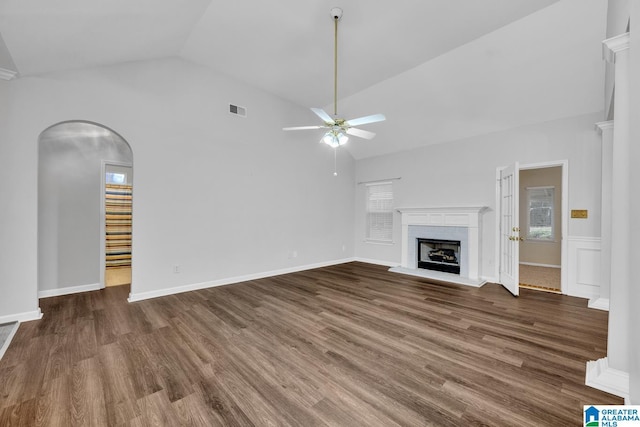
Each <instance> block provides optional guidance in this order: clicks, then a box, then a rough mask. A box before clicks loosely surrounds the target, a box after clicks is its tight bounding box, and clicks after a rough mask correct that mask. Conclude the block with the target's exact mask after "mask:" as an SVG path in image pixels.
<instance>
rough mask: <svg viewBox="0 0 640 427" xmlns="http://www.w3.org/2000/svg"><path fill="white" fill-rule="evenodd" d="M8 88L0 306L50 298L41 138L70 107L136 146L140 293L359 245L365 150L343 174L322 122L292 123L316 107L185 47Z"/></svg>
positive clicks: (344, 159)
mask: <svg viewBox="0 0 640 427" xmlns="http://www.w3.org/2000/svg"><path fill="white" fill-rule="evenodd" d="M0 98H2V100H3V102H2V103H0V141H1V142H2V144H1V145H0V147H1V150H2V151H1V152H0V154H1V155H2V159H3V163H6V167H5V168H3V169H2V172H1V175H0V178H2V179H1V181H0V189H1V190H2V193H1V194H2V197H3V199H4V200H3V203H4V202H5V201H6V200H8V201H9V202H8V203H7V207H6V208H5V207H3V209H0V231H1V232H2V240H3V241H5V239H7V241H10V242H13V243H12V245H11V246H9V245H4V244H3V245H1V248H0V255H1V256H0V293H1V294H2V296H3V298H0V318H2V316H7V315H9V314H14V313H18V312H26V311H33V310H37V299H36V289H37V285H36V283H37V274H36V272H37V257H36V254H37V239H36V225H37V215H36V213H37V206H36V202H37V180H36V177H37V167H38V165H37V140H38V135H39V134H40V132H42V130H44V129H45V128H47V127H48V126H50V125H52V124H54V123H58V122H61V121H66V120H74V119H82V120H88V121H92V122H97V123H101V124H103V125H105V126H107V127H109V128H111V129H113V130H115V131H116V132H118V133H120V134H121V135H122V136H123V137H124V138H125V139H126V140H127V141H128V142H129V143H130V145H131V147H132V150H133V153H134V158H135V162H136V163H135V170H136V183H135V186H136V187H135V202H134V203H135V205H134V213H133V258H134V262H133V272H132V276H133V277H132V279H133V285H132V293H134V294H139V295H142V296H144V295H145V293H153V292H157V291H159V290H166V289H171V288H179V287H182V286H189V285H191V284H194V283H201V282H208V281H213V280H219V279H225V278H229V277H235V276H240V275H246V274H252V273H261V272H267V271H272V270H278V269H285V268H294V267H296V266H304V265H308V264H314V263H322V262H331V261H335V260H339V259H342V258H348V257H350V256H353V247H352V246H351V244H350V243H351V239H352V238H351V236H353V211H354V196H353V194H354V190H353V181H354V175H353V174H354V172H353V171H354V164H353V160H352V159H351V157H350V156H349V155H348V153H346V152H344V151H341V152H339V153H338V154H339V156H338V171H339V176H338V177H334V176H333V152H332V151H331V149H329V148H328V147H327V146H324V145H320V144H318V143H317V140H318V139H319V135H315V134H313V132H311V133H308V132H302V133H285V132H282V130H281V128H282V127H283V126H286V125H294V124H297V123H304V121H305V119H307V116H308V111H307V110H306V109H305V108H302V107H298V106H295V105H293V104H291V103H289V102H286V101H284V100H281V99H279V98H276V97H274V96H272V95H269V94H267V93H265V92H262V91H259V90H256V89H253V88H251V87H248V86H246V85H243V84H240V83H237V82H235V81H232V80H230V79H228V78H225V77H222V76H219V75H216V74H213V73H211V72H209V71H207V70H206V69H204V68H201V67H198V66H195V65H193V64H190V63H188V62H185V61H181V60H161V61H149V62H140V63H130V64H126V65H122V66H114V67H105V68H99V69H94V70H84V71H76V72H68V73H61V74H52V75H47V76H40V77H24V78H21V79H17V80H13V81H11V82H0ZM230 102H232V103H234V104H238V105H242V106H244V107H247V109H248V118H240V117H237V116H233V115H231V114H229V113H228V104H229V103H230ZM5 159H6V160H5ZM345 236H348V239H347V238H346V237H345ZM343 245H345V246H346V248H345V250H344V251H343V249H342V248H343ZM293 251H296V253H297V257H292V254H293ZM176 264H178V265H180V267H181V273H178V274H175V273H173V266H174V265H176ZM5 296H6V297H5Z"/></svg>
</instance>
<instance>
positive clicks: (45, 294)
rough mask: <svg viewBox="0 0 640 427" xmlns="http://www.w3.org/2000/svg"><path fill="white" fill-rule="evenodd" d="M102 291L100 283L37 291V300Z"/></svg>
mask: <svg viewBox="0 0 640 427" xmlns="http://www.w3.org/2000/svg"><path fill="white" fill-rule="evenodd" d="M100 289H102V286H101V285H100V283H92V284H90V285H80V286H68V287H66V288H58V289H47V290H45V291H38V298H49V297H57V296H60V295H70V294H77V293H79V292H89V291H97V290H100Z"/></svg>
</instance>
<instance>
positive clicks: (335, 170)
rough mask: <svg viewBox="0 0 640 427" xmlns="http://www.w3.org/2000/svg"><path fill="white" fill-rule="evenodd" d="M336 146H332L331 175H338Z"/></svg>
mask: <svg viewBox="0 0 640 427" xmlns="http://www.w3.org/2000/svg"><path fill="white" fill-rule="evenodd" d="M337 165H338V147H334V148H333V176H338V166H337Z"/></svg>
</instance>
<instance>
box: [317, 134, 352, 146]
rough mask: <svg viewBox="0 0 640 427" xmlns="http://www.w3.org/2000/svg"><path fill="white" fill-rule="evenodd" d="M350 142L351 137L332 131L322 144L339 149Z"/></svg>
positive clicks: (323, 139)
mask: <svg viewBox="0 0 640 427" xmlns="http://www.w3.org/2000/svg"><path fill="white" fill-rule="evenodd" d="M348 140H349V137H348V136H347V135H345V134H344V133H342V132H340V131H336V130H330V131H329V132H327V133H325V134H324V136H323V137H322V142H324V143H325V144H327V145H328V146H329V147H331V148H338V147H340V146H341V145H344V144H346V143H347V141H348Z"/></svg>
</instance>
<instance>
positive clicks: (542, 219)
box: [527, 187, 555, 241]
mask: <svg viewBox="0 0 640 427" xmlns="http://www.w3.org/2000/svg"><path fill="white" fill-rule="evenodd" d="M554 196H555V188H554V187H528V188H527V206H528V208H529V215H528V224H527V238H528V239H531V240H548V241H553V240H555V235H554V220H553V219H554V216H555V214H554V213H555V206H554Z"/></svg>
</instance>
